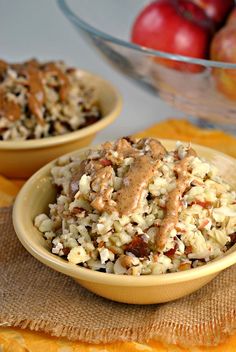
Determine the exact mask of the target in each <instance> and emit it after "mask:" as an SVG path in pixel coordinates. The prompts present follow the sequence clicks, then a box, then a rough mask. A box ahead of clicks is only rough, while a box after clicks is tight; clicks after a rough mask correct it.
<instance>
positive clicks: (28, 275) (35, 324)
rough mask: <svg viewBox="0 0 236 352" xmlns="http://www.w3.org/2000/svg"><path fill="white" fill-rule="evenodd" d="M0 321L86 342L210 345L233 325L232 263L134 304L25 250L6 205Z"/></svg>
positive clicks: (235, 272) (235, 281)
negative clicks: (167, 298)
mask: <svg viewBox="0 0 236 352" xmlns="http://www.w3.org/2000/svg"><path fill="white" fill-rule="evenodd" d="M0 237H1V246H0V283H1V285H0V325H2V326H4V325H5V326H18V327H22V328H30V329H32V330H35V331H44V332H48V333H50V334H52V335H54V336H66V337H67V338H69V339H74V340H81V341H85V342H90V343H99V342H103V343H108V342H114V341H148V340H149V339H158V340H162V341H165V342H167V343H178V344H184V345H186V344H189V345H195V346H196V345H214V344H217V343H219V342H220V341H222V340H223V339H224V338H225V337H227V336H228V335H229V334H231V333H233V331H234V330H235V329H236V305H235V303H236V266H234V267H231V268H230V269H228V270H225V271H224V272H223V273H221V274H220V275H218V276H217V278H216V279H215V280H213V281H212V282H211V283H210V284H208V285H207V286H205V287H204V288H202V289H201V290H199V291H197V292H196V293H194V294H192V295H190V296H187V297H185V298H183V299H180V300H177V301H175V302H170V303H166V304H161V305H150V306H134V305H125V304H120V303H115V302H112V301H108V300H105V299H103V298H101V297H98V296H96V295H94V294H92V293H90V292H89V291H87V290H86V289H84V288H82V287H81V286H80V285H79V284H77V283H76V282H74V280H73V279H71V278H69V277H66V276H64V275H62V274H60V273H57V272H55V271H53V270H51V269H49V268H47V267H46V266H44V265H42V264H41V263H39V262H38V261H37V260H36V259H34V258H33V257H32V256H30V255H29V254H28V253H27V252H26V250H25V249H24V248H23V247H22V245H21V244H20V242H19V241H18V239H17V237H16V235H15V232H14V229H13V226H12V221H11V208H2V209H1V210H0Z"/></svg>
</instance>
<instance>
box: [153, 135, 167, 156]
mask: <svg viewBox="0 0 236 352" xmlns="http://www.w3.org/2000/svg"><path fill="white" fill-rule="evenodd" d="M149 146H150V151H151V156H152V157H153V158H154V159H159V158H160V157H162V156H164V155H165V154H166V149H165V148H164V146H163V145H162V144H161V143H160V142H159V141H157V140H156V139H153V138H150V139H149Z"/></svg>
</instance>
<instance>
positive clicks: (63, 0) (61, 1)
mask: <svg viewBox="0 0 236 352" xmlns="http://www.w3.org/2000/svg"><path fill="white" fill-rule="evenodd" d="M57 4H58V6H59V8H60V9H61V11H62V12H63V14H64V15H65V16H66V17H67V18H68V20H69V21H70V22H71V23H72V24H74V25H75V26H76V27H79V28H80V29H82V30H84V31H85V32H87V33H89V34H90V35H92V36H94V37H98V38H99V37H100V38H102V39H104V40H106V41H108V42H111V43H115V44H117V45H120V46H124V47H126V48H129V49H133V50H135V51H138V52H142V53H143V54H145V55H151V56H155V57H161V58H165V59H170V60H173V61H180V62H185V63H189V64H197V65H201V66H205V67H218V68H228V69H229V68H231V69H236V64H233V63H229V62H223V61H215V60H207V59H197V58H192V57H188V56H184V55H176V54H171V53H166V52H163V51H158V50H154V49H149V48H147V47H145V46H141V45H137V44H134V43H132V42H128V41H125V40H123V39H119V38H117V37H114V36H112V35H110V34H107V33H105V32H103V31H101V30H99V29H98V28H95V27H93V26H91V25H90V24H88V23H87V22H86V21H84V20H83V19H82V18H80V17H79V16H77V15H76V14H75V13H74V12H73V10H72V9H71V8H70V7H69V5H68V3H67V0H57Z"/></svg>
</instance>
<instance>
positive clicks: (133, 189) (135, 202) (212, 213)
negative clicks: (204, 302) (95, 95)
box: [34, 137, 236, 275]
mask: <svg viewBox="0 0 236 352" xmlns="http://www.w3.org/2000/svg"><path fill="white" fill-rule="evenodd" d="M51 175H52V182H53V184H54V185H55V187H56V189H57V195H56V201H55V203H52V204H49V214H45V213H44V214H39V215H37V216H36V218H35V220H34V224H35V226H36V227H37V228H38V230H39V231H41V232H42V234H43V236H44V238H45V239H46V241H47V242H48V244H49V246H50V249H51V252H52V253H54V254H55V255H57V256H60V257H62V258H65V259H66V260H68V261H69V262H70V263H73V264H76V265H80V266H83V267H85V268H89V269H92V270H99V271H103V272H107V273H115V274H126V275H148V274H154V275H157V274H163V273H169V272H177V271H183V270H187V269H190V268H196V267H199V266H202V265H204V264H206V263H207V262H209V261H210V260H213V259H215V258H218V257H220V256H222V255H223V254H224V252H225V251H226V250H227V249H228V248H229V247H230V246H231V245H233V243H235V240H236V238H235V232H236V192H235V191H233V190H232V189H231V188H230V186H229V185H228V184H227V183H226V182H224V181H223V180H222V179H221V178H220V177H219V176H218V175H217V169H216V168H215V167H214V166H212V165H211V164H209V163H208V162H206V161H205V160H203V159H201V158H199V157H198V156H197V154H196V152H195V151H194V150H193V149H192V148H191V146H190V145H188V146H185V145H183V144H182V143H180V142H178V143H177V145H176V148H175V150H172V151H167V150H166V149H165V147H164V146H163V145H162V144H161V143H160V142H159V141H158V140H156V139H153V138H144V139H134V138H130V137H127V138H121V139H119V140H117V141H115V142H107V143H104V144H103V145H102V146H101V147H99V148H97V149H93V150H90V151H88V153H87V156H86V158H85V159H83V160H81V159H80V158H76V157H75V158H73V157H67V156H65V157H61V158H59V159H58V160H57V161H56V164H55V165H54V166H53V167H52V169H51Z"/></svg>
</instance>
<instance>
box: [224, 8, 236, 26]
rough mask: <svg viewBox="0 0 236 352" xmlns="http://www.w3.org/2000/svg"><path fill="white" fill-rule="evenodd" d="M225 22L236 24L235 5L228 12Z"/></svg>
mask: <svg viewBox="0 0 236 352" xmlns="http://www.w3.org/2000/svg"><path fill="white" fill-rule="evenodd" d="M226 24H227V26H228V25H231V24H236V7H234V8H233V10H232V11H231V12H230V14H229V16H228V18H227V22H226Z"/></svg>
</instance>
